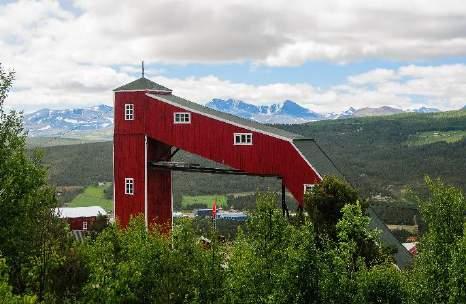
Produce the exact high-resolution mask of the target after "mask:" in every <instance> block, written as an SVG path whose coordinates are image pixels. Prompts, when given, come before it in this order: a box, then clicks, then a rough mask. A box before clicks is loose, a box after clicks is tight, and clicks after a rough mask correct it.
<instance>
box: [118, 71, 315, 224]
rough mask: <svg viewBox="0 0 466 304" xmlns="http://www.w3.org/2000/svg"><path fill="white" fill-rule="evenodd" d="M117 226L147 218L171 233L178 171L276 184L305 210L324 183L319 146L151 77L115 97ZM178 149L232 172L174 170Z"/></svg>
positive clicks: (193, 168)
mask: <svg viewBox="0 0 466 304" xmlns="http://www.w3.org/2000/svg"><path fill="white" fill-rule="evenodd" d="M114 94H115V95H114V109H115V124H114V128H115V129H114V141H113V143H114V157H113V165H114V187H115V189H114V191H115V196H114V197H115V206H114V207H115V208H114V210H115V218H116V219H117V220H118V221H119V223H120V224H121V225H122V226H126V225H127V224H128V221H129V219H130V218H131V216H134V215H137V214H144V216H145V220H146V225H151V224H153V223H157V224H168V227H169V225H171V221H172V212H173V210H172V171H173V170H185V171H194V172H208V173H229V174H246V175H260V176H276V177H279V178H281V179H282V184H283V186H284V187H286V188H287V189H288V190H289V192H291V193H292V195H293V196H294V197H295V199H296V200H297V201H298V202H299V204H300V206H302V204H303V196H304V192H305V189H306V187H308V186H310V185H314V184H316V183H318V182H319V181H321V179H322V178H321V175H320V174H319V172H318V171H317V170H316V168H315V167H313V164H312V163H313V161H314V157H322V155H321V154H322V153H321V152H320V151H318V150H317V149H316V146H315V143H314V142H313V141H312V140H308V139H305V138H303V137H302V136H300V135H297V134H293V133H289V132H286V131H284V130H280V129H276V128H273V127H270V126H267V125H263V124H260V123H257V122H254V121H251V120H247V119H242V118H239V117H236V116H233V115H229V114H225V113H222V112H219V111H215V110H212V109H210V108H207V107H204V106H202V105H199V104H197V103H193V102H190V101H188V100H186V99H183V98H181V97H178V96H176V95H174V94H173V93H172V90H171V89H169V88H166V87H164V86H161V85H159V84H157V83H155V82H152V81H150V80H149V79H146V78H144V77H142V78H140V79H138V80H135V81H133V82H131V83H129V84H126V85H124V86H121V87H119V88H117V89H115V90H114ZM178 149H181V150H184V151H187V152H190V153H193V154H196V155H199V156H201V157H203V158H206V159H209V160H212V161H215V162H217V163H220V164H222V165H224V166H227V167H229V168H231V169H230V170H224V169H223V170H222V169H219V168H197V167H196V166H193V165H189V164H179V163H174V162H171V158H172V156H173V155H174V153H176V151H178Z"/></svg>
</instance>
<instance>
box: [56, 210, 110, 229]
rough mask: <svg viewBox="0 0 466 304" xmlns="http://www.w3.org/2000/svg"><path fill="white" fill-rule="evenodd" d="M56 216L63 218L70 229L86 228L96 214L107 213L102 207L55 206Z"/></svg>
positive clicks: (89, 225) (93, 220) (94, 218)
mask: <svg viewBox="0 0 466 304" xmlns="http://www.w3.org/2000/svg"><path fill="white" fill-rule="evenodd" d="M55 213H56V214H57V216H58V217H60V218H62V219H65V220H66V221H67V222H68V224H69V225H70V229H71V230H84V231H85V230H88V229H89V228H90V227H91V225H92V224H93V223H94V222H95V220H96V218H97V216H98V215H99V214H100V215H105V216H106V215H107V212H105V210H104V209H103V208H102V207H99V206H91V207H77V208H55Z"/></svg>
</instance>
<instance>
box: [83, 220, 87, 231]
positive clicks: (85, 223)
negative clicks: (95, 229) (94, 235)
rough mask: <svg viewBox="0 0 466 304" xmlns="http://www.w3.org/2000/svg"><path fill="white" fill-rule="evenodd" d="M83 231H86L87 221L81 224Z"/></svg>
mask: <svg viewBox="0 0 466 304" xmlns="http://www.w3.org/2000/svg"><path fill="white" fill-rule="evenodd" d="M83 230H87V221H84V222H83Z"/></svg>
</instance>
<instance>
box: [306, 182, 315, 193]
mask: <svg viewBox="0 0 466 304" xmlns="http://www.w3.org/2000/svg"><path fill="white" fill-rule="evenodd" d="M314 186H315V185H313V184H304V194H306V192H308V191H311V190H312V188H314Z"/></svg>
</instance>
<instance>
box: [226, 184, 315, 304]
mask: <svg viewBox="0 0 466 304" xmlns="http://www.w3.org/2000/svg"><path fill="white" fill-rule="evenodd" d="M256 205H257V209H256V211H255V212H254V213H253V214H252V216H251V219H250V220H249V222H248V223H247V226H246V228H245V232H240V233H239V235H238V237H237V240H236V241H235V243H234V245H233V246H232V248H231V252H230V253H229V254H228V256H229V258H228V266H227V274H226V281H225V286H226V289H225V302H226V303H317V302H318V289H317V283H318V273H317V269H318V255H317V250H316V248H315V246H314V238H313V228H312V225H311V224H310V223H306V224H304V225H300V226H293V225H291V224H289V223H288V222H287V220H286V218H285V217H283V215H282V212H281V210H278V209H277V208H276V206H277V196H276V194H271V193H263V194H258V195H257V204H256Z"/></svg>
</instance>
